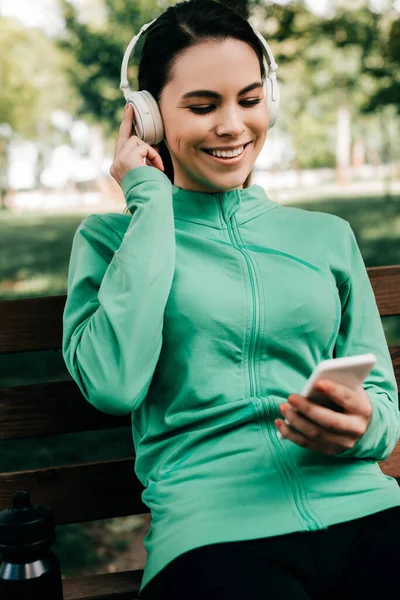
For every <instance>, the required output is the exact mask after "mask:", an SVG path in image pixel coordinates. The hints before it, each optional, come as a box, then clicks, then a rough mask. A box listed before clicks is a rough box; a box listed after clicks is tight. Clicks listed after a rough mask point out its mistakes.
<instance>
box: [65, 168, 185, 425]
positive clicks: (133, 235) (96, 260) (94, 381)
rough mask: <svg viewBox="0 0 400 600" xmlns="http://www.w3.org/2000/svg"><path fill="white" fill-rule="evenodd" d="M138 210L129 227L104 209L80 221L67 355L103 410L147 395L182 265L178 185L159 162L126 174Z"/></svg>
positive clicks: (121, 410) (124, 407) (127, 409)
mask: <svg viewBox="0 0 400 600" xmlns="http://www.w3.org/2000/svg"><path fill="white" fill-rule="evenodd" d="M121 187H122V190H123V192H124V194H125V198H126V202H127V205H128V208H129V211H130V212H131V214H132V217H131V220H130V222H129V226H128V228H127V230H126V233H125V235H123V236H122V235H120V234H119V233H117V231H114V229H113V228H111V227H110V226H109V225H108V224H107V220H106V219H104V217H102V216H101V215H90V216H88V217H86V219H84V221H83V222H82V223H81V225H80V226H79V228H78V229H77V231H76V233H75V236H74V239H73V244H72V250H71V256H70V264H69V271H68V292H67V300H66V305H65V309H64V314H63V346H62V350H63V358H64V361H65V364H66V366H67V369H68V371H69V373H70V374H71V376H72V378H73V379H74V380H75V381H76V383H77V384H78V386H79V388H80V390H81V391H82V394H83V395H84V397H85V398H86V399H87V400H88V401H89V402H90V403H91V404H93V406H95V407H96V408H97V409H98V410H100V411H102V412H105V413H108V414H113V415H126V414H129V413H131V412H132V411H133V410H135V409H136V408H138V406H139V405H140V404H141V402H142V401H143V400H144V398H145V397H146V394H147V391H148V388H149V386H150V383H151V380H152V377H153V374H154V370H155V368H156V365H157V361H158V358H159V355H160V351H161V345H162V329H163V319H164V310H165V306H166V303H167V300H168V296H169V293H170V289H171V285H172V279H173V275H174V269H175V226H174V216H173V205H172V186H171V182H170V180H169V179H168V177H167V176H166V175H164V174H163V173H161V171H158V170H157V169H155V168H154V167H148V166H143V167H139V168H137V169H134V170H132V171H129V172H128V173H127V174H126V175H125V176H124V178H123V179H122V182H121Z"/></svg>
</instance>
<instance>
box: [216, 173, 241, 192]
mask: <svg viewBox="0 0 400 600" xmlns="http://www.w3.org/2000/svg"><path fill="white" fill-rule="evenodd" d="M247 177H248V175H240V174H236V173H232V174H231V175H222V176H220V177H218V176H217V177H213V178H212V179H209V182H210V183H211V184H212V185H213V186H214V187H216V188H219V189H221V190H226V191H228V190H233V189H236V188H238V187H241V186H242V185H243V184H244V182H245V181H246V179H247Z"/></svg>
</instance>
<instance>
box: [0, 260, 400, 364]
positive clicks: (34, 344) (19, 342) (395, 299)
mask: <svg viewBox="0 0 400 600" xmlns="http://www.w3.org/2000/svg"><path fill="white" fill-rule="evenodd" d="M367 271H368V275H369V278H370V281H371V285H372V288H373V290H374V293H375V297H376V301H377V304H378V307H379V312H380V314H381V316H384V317H389V316H394V315H400V266H393V267H371V268H369V269H367ZM65 301H66V296H51V297H48V298H27V299H23V300H2V301H0V323H1V328H0V354H4V353H11V352H29V351H31V350H57V349H59V348H61V342H62V313H63V310H64V306H65Z"/></svg>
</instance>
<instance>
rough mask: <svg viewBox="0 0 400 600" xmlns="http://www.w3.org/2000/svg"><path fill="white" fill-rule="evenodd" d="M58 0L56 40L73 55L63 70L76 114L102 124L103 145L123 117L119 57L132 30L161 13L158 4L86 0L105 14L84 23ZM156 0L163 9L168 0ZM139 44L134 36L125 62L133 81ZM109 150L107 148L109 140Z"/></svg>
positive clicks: (74, 10) (71, 7)
mask: <svg viewBox="0 0 400 600" xmlns="http://www.w3.org/2000/svg"><path fill="white" fill-rule="evenodd" d="M59 2H60V6H61V9H62V14H63V16H64V19H65V25H66V27H65V31H64V32H63V34H62V35H61V36H60V39H59V40H58V45H59V47H60V48H61V49H62V50H64V51H65V52H66V54H67V55H73V56H74V57H75V59H76V65H73V66H72V67H71V68H70V69H69V71H68V73H69V77H70V80H71V82H72V84H73V86H74V87H75V88H76V90H77V91H78V92H79V95H80V97H81V104H80V106H79V109H78V116H85V117H86V118H87V120H88V121H89V122H91V123H101V124H102V126H103V128H104V131H105V134H106V146H107V138H109V137H110V136H112V135H113V134H114V133H115V131H116V130H117V128H118V125H119V123H120V121H121V118H122V111H123V106H124V100H123V96H122V93H121V91H120V89H119V84H120V72H121V62H122V57H123V55H124V52H125V49H126V47H127V45H128V44H129V42H130V40H131V39H132V37H133V35H134V34H135V33H137V32H138V31H139V29H140V27H141V26H142V25H143V24H144V23H147V22H149V21H151V20H152V19H154V18H156V17H157V15H158V14H159V13H160V5H159V4H160V3H159V2H157V0H139V1H135V2H126V1H125V0H117V1H116V0H90V7H91V9H92V13H91V14H94V13H95V12H97V13H101V14H103V15H104V18H103V19H102V20H101V19H98V20H97V22H94V21H93V20H92V19H90V20H88V22H84V21H83V20H82V18H81V14H80V10H78V9H77V8H76V7H75V6H74V5H73V4H71V3H70V2H69V1H68V0H59ZM88 2H89V0H88ZM171 3H173V2H172V0H171V2H169V4H171ZM161 4H163V5H164V6H165V8H166V7H167V5H168V0H164V1H163V2H161ZM142 44H143V40H139V43H138V47H139V50H138V49H137V48H136V49H135V52H134V56H133V57H131V61H130V66H129V71H128V76H129V79H130V81H131V82H132V83H133V84H134V83H135V82H136V74H137V61H136V55H137V52H139V51H140V47H141V45H142ZM108 149H109V150H111V145H109V146H108Z"/></svg>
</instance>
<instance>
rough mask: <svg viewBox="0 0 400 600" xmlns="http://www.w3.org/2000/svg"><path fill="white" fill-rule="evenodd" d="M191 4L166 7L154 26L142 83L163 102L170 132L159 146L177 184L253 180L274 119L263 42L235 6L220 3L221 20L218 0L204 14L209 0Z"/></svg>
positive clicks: (230, 185) (237, 184)
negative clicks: (172, 31) (256, 165)
mask: <svg viewBox="0 0 400 600" xmlns="http://www.w3.org/2000/svg"><path fill="white" fill-rule="evenodd" d="M190 4H191V6H188V7H184V6H179V5H176V6H175V7H173V8H171V10H169V11H168V10H167V11H166V12H165V13H164V14H163V15H162V18H159V19H157V21H156V22H155V23H154V25H153V26H151V27H150V28H149V30H148V33H147V37H146V40H145V42H144V45H143V49H142V54H141V60H140V65H139V76H138V81H139V89H144V90H147V91H148V92H150V93H151V94H152V96H153V97H154V98H155V100H156V101H157V103H158V106H159V108H160V113H161V116H162V119H163V122H164V128H165V137H164V139H163V140H162V141H161V143H160V144H159V153H160V155H161V157H162V159H163V163H164V166H165V173H166V175H167V176H168V177H169V178H170V179H171V181H172V182H173V183H174V184H175V185H176V186H178V187H183V188H186V187H187V188H188V189H192V190H197V191H216V190H221V189H235V188H239V189H241V188H243V187H247V186H248V185H249V183H250V173H251V170H252V167H253V165H254V162H255V160H256V158H257V156H258V155H259V153H260V151H261V149H262V147H263V145H264V143H265V140H266V137H267V131H268V126H269V110H268V103H267V98H266V93H265V92H266V88H264V87H263V83H264V81H265V78H266V70H265V66H266V63H265V61H264V59H263V48H262V44H261V43H260V40H259V39H258V37H257V35H256V33H255V32H254V30H253V29H252V28H251V27H250V25H249V24H248V23H247V22H246V21H245V20H244V19H241V20H240V21H239V20H238V16H237V15H236V14H235V13H234V12H233V11H230V10H229V9H225V7H218V13H219V17H218V19H217V21H215V20H214V17H215V13H216V11H217V9H216V8H215V7H214V6H212V7H211V12H209V13H208V15H206V10H207V8H206V6H205V5H204V3H203V5H201V4H200V3H190ZM189 23H190V24H189ZM171 30H174V35H171V34H169V33H168V32H170V31H171ZM242 149H243V150H244V151H242ZM210 150H211V151H218V150H220V151H221V152H229V151H235V154H237V156H235V157H229V158H228V156H227V155H225V156H224V155H223V154H220V155H219V156H218V154H219V153H218V152H217V153H215V152H214V153H213V154H214V156H213V155H212V153H210V152H209V151H210ZM215 154H217V156H215Z"/></svg>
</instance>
